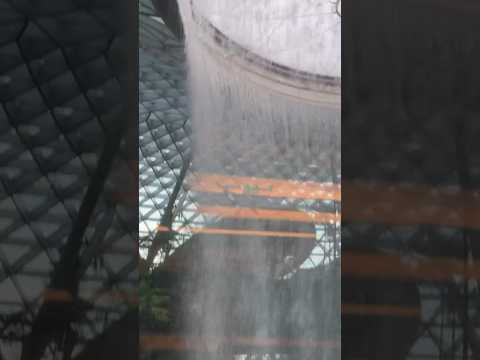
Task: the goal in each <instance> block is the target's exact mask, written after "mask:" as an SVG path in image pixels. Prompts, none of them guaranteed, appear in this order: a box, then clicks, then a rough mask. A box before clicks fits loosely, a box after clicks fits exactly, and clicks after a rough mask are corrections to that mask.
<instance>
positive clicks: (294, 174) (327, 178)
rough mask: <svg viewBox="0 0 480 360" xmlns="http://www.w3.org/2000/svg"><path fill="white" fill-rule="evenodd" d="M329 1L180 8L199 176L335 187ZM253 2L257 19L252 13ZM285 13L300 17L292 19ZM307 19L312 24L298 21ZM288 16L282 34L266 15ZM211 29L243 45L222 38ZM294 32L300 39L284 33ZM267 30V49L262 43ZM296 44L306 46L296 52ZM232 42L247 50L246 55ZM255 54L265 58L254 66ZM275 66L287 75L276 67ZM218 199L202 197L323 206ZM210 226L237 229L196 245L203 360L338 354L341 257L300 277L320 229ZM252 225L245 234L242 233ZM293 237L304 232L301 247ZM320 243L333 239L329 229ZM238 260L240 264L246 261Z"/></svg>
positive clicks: (335, 105) (190, 311)
mask: <svg viewBox="0 0 480 360" xmlns="http://www.w3.org/2000/svg"><path fill="white" fill-rule="evenodd" d="M322 1H323V2H322ZM322 1H316V2H313V1H311V2H308V4H309V5H308V4H307V5H302V6H300V5H298V4H299V3H301V2H300V1H288V3H290V4H289V5H288V4H287V2H286V1H277V2H274V1H267V0H265V1H256V2H255V5H253V3H252V1H246V2H244V4H243V5H242V6H240V5H238V4H237V5H236V6H229V4H230V5H232V4H233V3H232V1H226V0H203V1H200V0H197V1H193V3H192V2H191V0H181V1H180V8H181V13H182V18H183V22H184V27H185V34H186V48H187V58H188V63H189V82H190V90H191V99H192V104H191V106H192V112H191V113H192V124H193V143H194V148H193V149H194V151H193V153H194V159H193V171H194V173H201V174H221V175H225V176H230V177H232V176H233V177H248V178H261V179H281V180H283V181H285V182H287V183H289V184H295V185H296V189H297V190H295V192H297V191H298V193H301V192H302V186H304V184H305V182H312V181H313V182H315V183H323V184H327V185H328V184H332V183H338V181H339V176H340V101H339V95H340V94H339V81H338V76H339V73H340V54H339V49H340V39H339V28H336V26H337V25H335V21H337V22H338V23H339V18H336V17H333V16H332V17H331V18H328V17H326V16H323V13H324V12H325V11H326V9H327V5H325V4H329V5H330V3H329V2H328V0H322ZM235 3H238V1H237V2H235ZM302 3H303V2H302ZM306 3H307V2H305V4H306ZM324 3H325V4H324ZM192 4H193V6H192ZM248 4H250V5H251V6H253V8H251V9H250V10H252V9H253V10H254V11H247V9H248V7H247V6H248ZM274 4H277V6H275V5H274ZM292 4H293V5H292ZM295 4H297V5H295ZM262 5H263V7H262ZM320 5H321V6H320ZM292 6H293V8H292ZM198 9H200V10H198ZM228 10H230V12H228V13H227V11H228ZM287 10H288V11H293V13H290V15H288V16H286V14H288V11H287ZM300 14H303V15H305V16H300ZM227 15H228V16H227ZM273 15H275V16H273ZM307 15H309V16H310V19H314V20H311V21H306V22H305V24H304V25H301V24H300V22H301V21H302V18H305V19H307V18H309V16H307ZM315 15H317V16H315ZM282 16H283V17H284V19H283V20H284V21H285V22H284V23H283V26H282V25H277V28H275V27H274V26H273V25H272V24H273V22H272V20H271V19H272V18H276V20H275V21H276V23H278V22H279V20H281V19H279V17H282ZM200 18H204V19H207V20H208V22H210V25H213V27H212V26H210V27H208V26H205V22H202V21H199V19H200ZM322 19H324V20H323V21H322ZM280 23H281V21H280ZM295 24H296V25H297V26H293V25H295ZM299 24H300V25H299ZM332 24H333V25H332ZM292 26H293V27H292ZM332 26H333V30H328V29H329V27H332ZM215 27H217V28H218V29H220V30H221V32H222V33H223V35H225V36H226V37H228V38H230V39H232V40H233V41H234V42H235V43H236V44H234V43H229V42H225V39H223V40H222V41H218V34H217V33H216V30H215ZM289 27H290V29H297V30H298V31H293V32H289V30H288V28H289ZM315 29H316V30H317V31H318V30H320V31H321V33H322V35H321V36H320V38H319V39H318V41H317V40H315V41H314V40H313V39H314V38H315V36H314V35H313V33H312V32H313V31H314V30H315ZM267 30H269V32H268V33H269V35H268V41H266V38H265V37H264V36H263V34H265V33H266V31H267ZM214 39H217V41H215V40H214ZM265 41H266V42H265ZM335 41H338V43H335ZM300 42H302V43H303V44H305V46H294V44H295V43H296V44H297V45H299V44H300ZM232 44H233V45H235V46H232ZM237 45H240V47H242V48H245V49H246V51H245V52H241V51H240V52H239V51H238V46H237ZM289 49H290V51H288V50H289ZM249 51H251V52H253V53H254V54H255V55H259V57H258V58H260V59H262V58H263V59H266V60H267V61H266V62H257V61H256V59H257V57H253V60H252V57H251V56H250V55H249ZM288 53H289V55H288ZM272 61H273V62H278V64H279V65H280V66H279V67H277V68H281V69H282V70H285V69H286V70H285V72H284V73H282V74H279V72H278V71H275V70H276V69H277V68H276V67H275V66H272ZM302 71H303V72H305V71H306V72H309V74H307V75H305V74H304V73H302ZM300 75H301V76H300ZM319 75H327V76H329V77H328V78H325V77H322V76H319ZM302 76H303V77H302ZM300 78H301V79H300ZM299 79H300V80H299ZM326 79H327V80H326ZM332 79H333V80H332ZM274 190H275V189H273V190H272V191H274ZM250 195H251V194H250ZM297 195H298V194H297V193H295V194H293V193H292V194H291V196H292V197H295V196H297ZM220 196H222V195H218V194H217V195H204V194H203V195H202V196H199V201H200V202H202V203H208V205H222V206H225V205H226V204H227V205H228V206H229V207H234V208H235V207H243V208H245V207H246V208H250V209H251V208H253V209H258V208H263V209H265V208H269V209H270V210H272V209H275V210H279V211H286V210H289V211H312V212H314V211H317V210H318V208H319V206H320V205H321V204H320V203H321V201H318V199H317V200H311V201H298V200H292V199H291V198H290V197H289V196H288V195H287V196H284V198H283V199H273V200H268V199H260V197H256V196H243V197H239V196H225V197H224V198H223V199H222V198H221V197H220ZM297 198H298V196H297ZM307 198H308V196H307ZM324 203H325V202H324ZM322 204H323V203H322ZM323 205H325V204H323ZM325 206H326V205H325ZM207 220H208V221H207V224H206V226H210V225H212V224H213V225H212V226H215V227H216V228H217V229H218V228H219V226H220V225H219V224H221V227H222V229H229V231H230V233H228V232H227V233H225V232H224V233H223V234H222V235H218V234H216V235H201V236H197V237H195V238H194V239H192V241H195V246H196V247H195V257H196V263H195V264H192V269H191V273H192V279H191V280H192V282H191V286H190V288H189V290H188V291H189V295H188V296H187V298H188V299H187V301H186V307H185V308H186V309H187V311H186V322H187V328H188V332H189V333H190V334H191V335H192V338H194V339H203V340H201V341H200V343H201V346H203V348H204V351H205V352H203V353H201V354H200V355H198V357H196V358H198V359H202V360H208V359H241V358H243V357H242V356H253V355H252V354H256V355H255V356H257V357H250V358H256V359H267V358H276V359H293V358H295V359H302V360H303V359H305V360H307V359H333V358H337V357H339V353H340V352H339V350H338V348H337V347H336V346H337V345H338V343H339V328H338V322H339V311H340V310H339V297H338V295H339V288H340V282H339V278H338V274H339V272H338V271H339V265H338V261H334V262H332V263H330V264H325V265H322V264H320V263H319V262H317V263H315V262H314V263H313V269H310V270H298V269H299V267H300V266H301V265H302V264H303V263H304V262H307V261H308V260H310V261H311V257H310V258H309V256H308V255H309V253H310V252H314V251H319V250H318V244H317V241H318V239H319V237H320V235H319V233H318V228H319V226H314V224H302V223H298V222H293V221H289V220H288V219H287V220H286V221H283V222H279V221H270V220H269V221H257V219H255V220H252V219H234V220H225V219H222V220H220V221H219V220H218V219H217V218H207ZM316 225H319V224H316ZM320 225H321V224H320ZM330 225H331V224H330ZM246 229H247V230H248V231H250V233H248V234H245V233H243V234H244V235H241V236H239V235H238V231H239V230H240V231H245V230H246ZM235 231H237V233H235ZM252 231H255V233H254V235H251V234H252ZM262 234H266V235H262ZM285 234H296V235H294V236H293V237H296V239H294V240H292V239H288V240H285V238H288V237H289V236H290V237H292V236H291V235H285ZM298 234H306V235H302V236H304V237H305V239H301V236H297V235H298ZM321 235H322V236H324V237H329V236H330V237H331V236H333V235H332V234H331V233H326V232H325V231H324V232H323V233H322V234H321ZM292 244H293V245H292ZM322 251H324V252H326V251H328V249H327V250H326V249H325V248H323V250H322ZM212 253H215V256H212ZM232 258H234V259H237V260H238V259H241V260H240V265H239V264H238V262H237V263H235V261H232ZM247 264H248V265H247ZM311 267H312V266H311ZM287 273H289V275H288V276H286V277H284V275H285V274H287ZM287 278H289V280H285V279H287ZM282 279H283V280H282ZM318 296H321V298H318ZM282 339H283V340H282ZM288 344H290V345H288ZM332 344H333V345H332ZM335 344H336V345H335ZM197 347H198V344H197ZM252 349H253V350H252Z"/></svg>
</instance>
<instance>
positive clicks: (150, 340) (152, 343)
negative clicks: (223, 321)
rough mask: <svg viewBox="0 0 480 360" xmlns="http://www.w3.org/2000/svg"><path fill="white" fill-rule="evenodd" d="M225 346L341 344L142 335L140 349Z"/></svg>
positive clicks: (317, 346) (207, 349) (327, 346)
mask: <svg viewBox="0 0 480 360" xmlns="http://www.w3.org/2000/svg"><path fill="white" fill-rule="evenodd" d="M225 346H251V347H256V348H310V349H332V348H338V347H339V342H336V341H331V340H326V341H318V340H304V339H281V338H260V337H258V338H257V337H255V338H254V337H240V336H235V337H212V336H210V337H209V336H202V337H198V336H172V335H141V336H140V348H141V349H142V350H143V351H152V350H177V351H179V350H180V351H181V350H184V351H186V350H190V351H199V352H216V351H217V350H218V349H219V348H223V347H225Z"/></svg>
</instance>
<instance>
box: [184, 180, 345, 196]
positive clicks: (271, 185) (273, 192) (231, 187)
mask: <svg viewBox="0 0 480 360" xmlns="http://www.w3.org/2000/svg"><path fill="white" fill-rule="evenodd" d="M189 186H190V189H191V190H193V191H198V192H207V193H231V194H238V195H249V196H260V197H271V198H294V199H314V200H336V201H340V199H341V193H340V186H339V185H332V184H322V183H317V182H313V181H309V182H301V181H294V180H280V179H266V178H257V177H241V176H225V175H219V174H204V173H196V174H194V175H193V176H192V177H191V179H190V180H189Z"/></svg>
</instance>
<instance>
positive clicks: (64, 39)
mask: <svg viewBox="0 0 480 360" xmlns="http://www.w3.org/2000/svg"><path fill="white" fill-rule="evenodd" d="M74 3H75V2H74V1H63V2H61V3H60V2H59V3H53V2H51V3H50V2H49V3H48V6H45V8H43V7H42V6H43V5H38V6H39V7H38V13H42V14H43V16H42V17H41V18H36V17H35V16H30V17H28V18H27V17H26V15H25V14H26V11H22V10H19V9H22V7H21V6H19V7H17V10H14V9H13V8H11V7H10V6H9V5H7V2H5V1H2V2H0V23H1V26H0V34H1V35H0V59H2V60H1V61H0V74H1V76H0V102H1V107H0V358H2V359H5V360H10V359H11V360H16V359H19V358H20V352H21V341H22V338H23V336H25V335H27V334H28V333H29V332H30V330H31V326H32V323H33V322H34V319H35V318H36V314H37V312H38V310H39V309H40V308H41V306H42V304H43V303H44V302H45V303H48V301H49V297H51V296H53V297H55V296H56V294H55V293H51V292H49V291H48V290H46V288H47V287H48V286H49V285H50V284H51V279H52V277H53V274H57V275H58V274H59V269H58V265H59V261H60V259H62V256H63V254H64V245H65V244H66V243H67V239H68V238H69V235H70V233H71V232H72V227H73V224H74V223H75V221H77V220H76V219H77V216H78V214H79V209H80V206H81V204H82V201H84V196H85V193H86V190H87V186H88V184H89V182H90V179H91V178H92V174H93V173H94V171H95V169H96V168H97V166H99V157H100V154H101V152H102V149H103V148H104V145H105V138H106V136H105V134H106V132H107V131H109V129H110V128H111V126H112V122H109V121H108V117H109V116H110V115H111V113H112V111H114V110H115V107H116V106H117V105H118V94H119V91H120V88H119V83H118V81H117V80H116V77H115V73H114V71H113V70H112V67H111V62H110V60H111V59H112V58H111V53H110V51H111V50H113V47H114V45H112V43H111V42H110V37H111V30H110V28H109V26H110V25H109V24H108V22H104V21H102V20H101V19H100V18H99V17H98V16H97V15H98V14H94V13H93V12H92V11H87V10H83V9H81V8H80V7H79V6H77V5H75V4H74ZM4 19H8V20H9V21H8V24H7V25H6V26H5V21H4ZM79 28H81V29H88V31H87V30H85V31H83V30H82V31H78V29H79ZM114 125H115V126H116V124H114ZM113 168H114V169H115V170H114V171H113V172H112V173H111V174H110V177H109V178H108V180H107V185H106V188H105V191H104V192H103V193H102V195H101V198H100V200H99V201H98V202H97V205H96V207H95V209H94V212H93V214H92V216H91V218H90V219H91V220H90V223H89V226H88V227H87V230H86V232H85V236H84V238H83V241H82V246H81V252H80V254H81V255H80V270H79V271H80V282H79V299H81V301H85V302H86V303H90V304H91V305H92V310H91V311H87V312H86V313H85V314H84V316H83V317H82V318H81V319H80V320H79V321H76V322H75V323H74V325H73V328H74V331H75V332H76V333H77V334H78V345H77V346H76V348H75V351H74V353H76V352H78V351H79V350H80V349H81V347H82V346H83V344H84V343H85V342H86V341H88V340H89V339H92V338H93V337H95V336H97V335H98V334H100V333H101V332H102V331H103V329H105V327H107V326H108V325H109V324H110V323H111V322H112V321H114V320H115V319H117V318H119V316H121V314H122V313H123V312H124V311H125V310H126V308H127V303H128V302H125V301H123V300H122V299H121V296H120V297H117V296H112V295H114V294H117V295H121V294H123V293H124V292H127V293H128V292H129V291H131V289H132V288H134V286H135V284H136V278H135V270H136V262H137V259H136V256H135V255H136V250H135V249H136V246H137V240H136V239H137V234H136V229H132V228H131V226H128V224H129V222H130V221H131V217H130V215H131V214H129V212H128V207H125V206H124V205H123V204H122V202H121V201H118V198H117V197H116V195H115V193H113V191H112V190H118V189H119V185H118V184H115V181H116V180H115V179H118V178H122V179H124V180H125V183H128V181H129V180H130V182H131V183H132V180H133V174H132V173H131V172H130V171H129V170H128V169H127V167H126V161H125V160H124V159H123V158H122V156H117V158H116V160H115V163H114V166H113ZM57 295H58V294H57ZM75 301H77V300H75ZM79 301H80V300H79ZM61 352H62V349H60V348H59V346H58V344H57V345H55V344H53V342H52V343H51V344H50V345H49V346H48V347H47V351H46V357H45V359H53V358H58V357H59V356H60V355H59V354H61Z"/></svg>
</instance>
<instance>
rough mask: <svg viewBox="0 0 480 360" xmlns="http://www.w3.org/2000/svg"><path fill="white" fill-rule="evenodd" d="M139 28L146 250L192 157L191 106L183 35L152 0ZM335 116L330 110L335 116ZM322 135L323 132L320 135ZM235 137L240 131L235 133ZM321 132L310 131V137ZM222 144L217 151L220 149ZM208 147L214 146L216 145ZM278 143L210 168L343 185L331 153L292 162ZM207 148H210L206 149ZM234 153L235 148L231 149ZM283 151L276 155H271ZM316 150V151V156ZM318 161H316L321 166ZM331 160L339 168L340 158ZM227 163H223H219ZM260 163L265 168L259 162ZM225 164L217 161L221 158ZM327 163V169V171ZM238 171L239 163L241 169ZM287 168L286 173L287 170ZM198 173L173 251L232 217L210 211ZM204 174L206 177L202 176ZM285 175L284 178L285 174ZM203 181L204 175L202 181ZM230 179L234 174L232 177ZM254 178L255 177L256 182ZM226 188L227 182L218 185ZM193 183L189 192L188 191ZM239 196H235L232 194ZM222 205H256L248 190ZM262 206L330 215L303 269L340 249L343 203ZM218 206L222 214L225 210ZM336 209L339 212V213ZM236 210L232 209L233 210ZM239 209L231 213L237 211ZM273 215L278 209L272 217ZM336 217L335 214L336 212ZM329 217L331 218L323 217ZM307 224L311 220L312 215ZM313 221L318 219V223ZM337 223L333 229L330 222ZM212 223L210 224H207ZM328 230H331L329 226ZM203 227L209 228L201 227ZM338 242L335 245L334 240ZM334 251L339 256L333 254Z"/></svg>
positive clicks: (184, 195) (263, 201)
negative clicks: (180, 36)
mask: <svg viewBox="0 0 480 360" xmlns="http://www.w3.org/2000/svg"><path fill="white" fill-rule="evenodd" d="M140 13H141V16H140V22H141V34H140V44H141V49H140V103H141V104H140V149H139V158H140V165H139V168H140V180H139V181H140V194H139V196H140V198H139V201H140V224H139V233H140V238H141V239H143V241H144V242H143V244H142V245H141V247H142V246H143V250H141V253H142V254H143V255H144V256H146V248H147V247H148V246H149V245H150V241H151V239H152V238H153V237H154V236H155V235H156V234H157V233H158V231H159V230H160V231H162V230H161V229H159V224H160V222H161V219H162V216H163V215H164V213H165V208H166V207H167V204H168V201H169V199H170V196H171V194H172V193H173V192H174V189H175V185H176V184H177V181H178V179H179V175H180V173H181V169H182V167H183V166H184V165H185V162H186V161H187V162H189V161H190V148H191V140H190V135H191V123H190V118H189V109H188V95H187V90H186V70H185V69H186V60H185V49H184V46H183V43H182V42H180V41H178V40H177V39H176V38H174V36H173V35H172V34H171V33H170V32H169V30H168V29H167V28H166V26H165V25H164V24H163V22H162V21H161V20H160V19H159V18H156V17H155V16H154V10H153V6H152V5H151V4H150V2H148V1H142V2H141V12H140ZM329 116H330V115H329ZM234 135H235V134H230V135H228V136H225V138H224V140H225V141H224V143H225V144H228V146H233V147H234V146H235V144H236V143H237V141H235V139H234V137H235V136H234ZM317 135H318V136H319V137H322V136H323V135H322V134H321V133H319V134H317ZM232 136H234V137H233V138H232ZM315 136H316V135H313V134H312V138H313V137H315ZM222 149H223V146H219V147H218V148H217V149H213V150H212V149H210V150H211V151H222ZM210 150H209V151H210ZM277 150H278V149H277ZM277 150H275V149H274V148H268V147H262V146H261V145H260V144H259V146H258V147H256V148H255V149H252V151H251V152H249V153H243V154H242V156H241V157H240V158H238V159H231V160H232V162H230V163H229V164H226V165H225V166H222V168H221V169H219V168H212V169H210V172H211V173H212V174H214V173H218V172H222V173H224V174H225V175H227V176H229V175H231V176H234V178H232V179H233V181H240V182H242V179H241V178H235V176H238V175H241V176H247V177H253V178H261V179H267V181H268V179H269V178H278V175H279V174H283V175H282V176H280V178H281V179H284V180H285V181H284V183H288V181H290V180H296V181H299V183H297V185H298V186H297V187H298V188H301V186H302V185H301V184H302V182H309V181H310V182H312V181H313V182H315V181H317V182H327V183H328V182H330V183H331V182H334V183H339V181H340V177H339V175H338V177H337V176H333V177H332V174H331V166H332V162H331V161H332V159H331V157H330V155H329V154H325V156H326V157H325V158H323V157H321V159H319V158H318V156H317V157H316V158H315V159H313V158H311V157H310V155H308V154H304V156H303V157H300V158H297V159H295V162H296V165H295V166H293V165H294V163H292V162H291V161H292V159H291V156H292V155H293V150H292V153H289V152H288V151H287V153H285V154H284V155H282V156H281V157H280V158H278V151H277ZM206 153H208V151H207V152H206ZM232 153H234V151H232ZM202 156H203V155H202V154H201V153H199V154H195V157H196V160H195V161H196V162H197V163H200V162H201V161H202V160H201V159H202ZM275 156H277V160H278V161H272V159H273V158H274V157H275ZM312 156H313V155H312ZM252 157H254V158H255V159H256V160H255V161H254V162H253V161H252V164H255V166H254V167H252V168H248V167H243V170H242V171H243V172H242V173H239V172H238V171H236V170H235V164H245V163H248V162H249V161H251V159H252ZM315 164H316V165H315ZM334 164H335V165H333V166H334V167H335V168H338V169H337V170H338V174H339V158H338V159H335V161H334ZM220 165H221V164H220ZM259 165H260V166H259ZM217 166H219V164H217ZM327 169H328V170H327ZM237 170H238V169H237ZM285 171H286V172H285ZM195 179H197V180H198V179H199V178H198V174H195V173H193V172H192V170H190V171H189V172H188V176H187V179H186V180H185V181H184V182H182V187H181V190H180V192H179V195H178V200H177V201H176V207H177V210H178V212H177V214H178V216H177V217H176V218H175V220H174V222H173V225H172V228H173V230H175V231H177V235H176V237H175V239H174V242H175V245H174V246H173V249H171V250H170V254H169V255H171V254H173V253H175V249H176V248H178V247H179V246H181V245H182V244H184V243H185V242H187V241H188V239H189V238H190V237H191V235H192V234H193V233H195V232H199V231H203V232H205V231H208V228H210V227H215V226H220V225H219V224H222V223H224V221H225V218H228V217H229V216H228V215H227V214H226V213H225V212H223V213H222V212H221V209H220V210H219V209H218V208H215V209H211V208H209V209H205V207H202V206H200V204H202V205H205V203H204V202H203V200H204V199H205V196H208V197H210V198H211V194H208V191H207V192H205V191H204V189H202V188H201V187H200V188H198V187H197V188H195V186H194V185H193V187H192V184H194V183H195ZM200 179H201V178H200ZM245 179H246V182H245V183H243V184H241V185H240V186H241V187H242V186H243V187H244V188H248V187H249V186H250V185H251V184H249V183H251V182H252V180H251V178H250V180H249V179H248V178H245ZM281 179H280V180H281ZM204 180H205V179H204ZM207 181H208V179H207ZM226 181H227V182H228V181H229V180H228V177H227V179H226ZM253 181H254V182H255V180H253ZM220 186H222V184H220ZM187 188H188V191H187ZM232 197H234V198H235V199H233V198H232ZM215 201H216V204H217V205H218V204H221V203H224V204H225V205H228V203H235V204H237V205H238V204H243V205H248V204H251V196H249V194H245V193H244V194H229V195H225V194H218V195H217V196H216V200H215ZM255 206H256V207H259V208H261V207H264V208H268V209H273V211H274V212H275V211H277V212H279V214H283V213H282V211H285V210H286V211H288V210H292V209H293V210H295V211H297V212H298V213H302V212H303V213H306V214H316V213H318V212H321V213H325V212H327V213H329V214H330V215H329V216H330V217H329V218H328V221H326V220H325V219H324V220H322V221H320V222H317V225H316V227H315V228H316V231H315V232H316V235H315V241H316V244H317V246H316V247H315V248H314V250H313V251H312V252H311V255H310V256H309V257H308V258H307V260H306V261H305V264H304V266H305V267H312V266H316V265H318V264H320V263H325V262H329V261H331V260H333V259H334V258H336V257H337V256H338V255H339V243H338V242H339V221H340V217H339V211H340V208H339V204H338V203H337V201H331V200H325V201H324V200H320V201H319V200H315V199H309V198H308V196H306V197H304V198H302V197H300V198H298V199H296V200H293V199H291V198H290V196H289V194H287V193H285V194H283V195H280V196H277V197H273V198H272V197H269V196H266V197H261V198H257V199H256V201H255ZM219 211H220V213H219ZM335 214H337V215H335ZM230 216H232V214H230ZM238 216H239V214H237V213H236V214H234V215H233V217H238ZM274 216H275V215H274ZM336 216H337V217H336ZM324 221H326V222H325V223H324ZM307 222H311V220H310V221H307ZM314 223H315V221H314ZM332 225H333V228H332V229H334V230H333V232H332V229H330V227H331V226H332ZM206 228H207V230H205V229H206ZM327 228H328V229H327ZM201 229H203V230H201ZM335 242H336V243H337V244H336V245H334V243H335ZM335 254H336V255H335ZM165 255H166V254H165V253H162V252H160V255H159V256H158V257H157V261H160V262H162V261H164V260H165Z"/></svg>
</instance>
